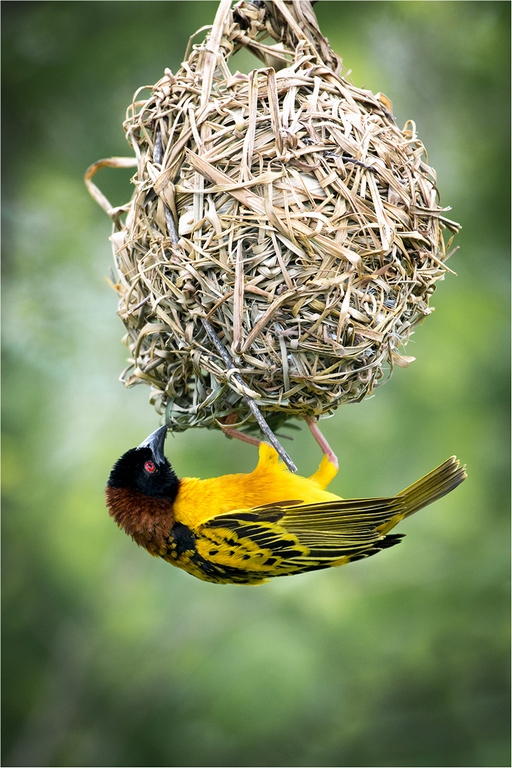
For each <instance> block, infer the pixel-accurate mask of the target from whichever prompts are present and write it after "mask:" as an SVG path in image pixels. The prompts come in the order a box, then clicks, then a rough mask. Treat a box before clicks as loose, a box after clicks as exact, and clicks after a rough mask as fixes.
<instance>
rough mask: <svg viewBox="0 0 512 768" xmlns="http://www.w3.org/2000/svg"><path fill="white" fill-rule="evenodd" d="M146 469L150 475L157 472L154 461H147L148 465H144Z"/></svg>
mask: <svg viewBox="0 0 512 768" xmlns="http://www.w3.org/2000/svg"><path fill="white" fill-rule="evenodd" d="M144 469H145V470H146V472H149V473H150V474H152V473H153V472H156V467H155V465H154V464H153V462H152V461H146V463H145V464H144Z"/></svg>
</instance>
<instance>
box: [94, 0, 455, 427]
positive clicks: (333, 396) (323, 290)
mask: <svg viewBox="0 0 512 768" xmlns="http://www.w3.org/2000/svg"><path fill="white" fill-rule="evenodd" d="M208 30H209V31H208V33H207V35H206V39H205V40H204V42H202V43H199V44H194V45H190V46H189V52H188V54H187V58H186V60H185V62H184V63H183V65H182V67H181V69H180V70H179V71H178V72H177V74H175V75H173V74H172V73H171V72H170V71H169V70H166V71H165V75H164V76H163V77H162V79H161V80H159V82H158V83H157V84H156V85H155V86H153V87H152V88H151V89H150V93H149V96H148V98H146V99H142V98H141V94H142V92H143V91H144V90H146V95H147V89H141V91H139V92H137V94H136V95H135V97H134V101H133V103H132V105H131V106H130V108H129V110H128V114H127V120H126V122H125V123H124V129H125V132H126V136H127V139H128V141H129V143H130V144H131V146H132V147H133V149H134V152H135V156H136V160H135V164H136V168H137V171H136V173H135V176H134V177H133V179H132V181H133V184H134V185H135V191H134V193H133V196H132V199H131V201H130V202H129V203H128V204H127V205H126V206H122V207H121V208H117V209H112V207H111V206H110V204H109V203H108V201H106V200H105V198H102V196H101V193H99V192H98V190H97V188H96V187H94V185H92V183H91V182H90V177H91V176H92V173H93V172H94V171H95V170H97V167H101V165H131V164H134V161H127V160H123V159H113V160H109V161H100V163H98V164H96V166H95V168H94V171H93V172H90V173H89V180H88V183H89V185H90V188H91V189H92V190H93V192H94V194H95V196H96V197H97V198H98V199H99V202H100V203H101V204H102V205H103V206H104V207H105V208H107V209H108V212H109V214H110V215H111V216H112V218H113V219H114V223H115V227H114V230H115V231H114V234H113V236H112V242H113V246H114V253H115V261H116V265H117V270H118V280H117V284H116V286H115V288H116V290H117V292H118V295H119V314H120V316H121V318H122V320H123V322H124V324H125V326H126V329H127V334H126V337H125V341H126V343H127V345H128V347H129V349H130V353H131V360H130V366H129V368H128V369H127V370H126V371H125V372H124V373H123V375H122V379H123V380H124V382H125V383H126V384H127V385H128V386H131V385H133V384H135V383H139V382H145V383H147V384H150V385H151V387H152V395H151V400H152V402H153V403H154V405H155V406H156V408H157V410H158V411H159V412H160V413H162V412H164V411H165V412H166V417H167V418H168V420H169V421H170V422H171V423H172V425H173V427H174V428H175V429H178V430H179V429H186V428H188V427H192V426H207V427H210V426H213V425H215V424H216V423H219V422H220V423H224V424H226V423H233V422H234V421H237V426H238V427H239V429H242V430H243V429H248V428H250V427H251V426H252V425H254V417H253V415H252V411H251V409H250V408H249V406H248V398H250V399H252V400H254V401H255V402H256V403H257V404H258V406H259V408H260V410H261V411H262V413H263V415H264V416H265V417H266V418H270V419H272V416H273V415H276V414H281V417H282V418H283V419H286V418H288V417H318V416H321V415H323V414H329V413H332V412H333V411H334V410H335V409H336V408H337V407H338V406H340V405H341V404H342V403H349V402H354V401H360V400H361V399H362V398H363V397H364V396H365V395H367V394H369V393H371V392H372V390H373V389H374V387H375V386H376V385H377V384H379V383H381V382H383V381H384V380H385V379H386V377H387V376H389V374H390V373H391V371H392V370H393V366H394V365H395V364H396V365H407V364H408V363H409V362H410V361H411V360H412V359H414V358H409V357H406V356H404V355H403V347H404V345H405V343H406V342H407V340H408V338H409V336H410V333H411V329H412V328H413V327H414V326H415V325H416V324H417V323H418V322H420V321H421V320H422V319H423V318H424V317H425V316H426V315H428V314H429V313H430V312H431V308H430V307H429V300H430V297H431V295H432V293H433V291H434V286H435V283H436V282H437V281H438V280H440V279H441V278H443V277H444V275H445V272H446V271H447V267H446V266H445V261H446V258H447V256H448V253H447V250H448V248H449V243H445V241H444V238H443V230H445V229H446V228H448V229H449V230H451V231H452V232H456V231H457V230H458V225H457V224H456V223H454V222H452V221H450V220H449V219H447V218H445V216H444V212H445V210H447V209H443V208H441V207H440V206H439V204H438V195H437V189H436V174H435V171H434V170H433V169H432V168H430V167H429V165H428V163H427V156H426V152H425V148H424V146H423V144H422V143H421V141H420V140H419V139H418V138H417V136H416V130H415V126H414V123H412V122H409V123H407V124H406V126H405V128H404V130H400V129H399V128H398V127H397V125H396V122H395V120H394V118H393V116H392V114H391V112H392V106H391V103H390V101H389V100H388V99H387V98H386V97H385V96H383V95H382V94H377V95H374V94H373V93H371V92H370V91H368V90H362V89H359V88H356V87H355V86H354V85H352V84H351V82H349V80H348V79H347V78H346V77H343V76H342V74H341V60H340V59H339V58H338V57H337V56H336V54H335V53H334V52H333V51H332V50H331V49H330V48H329V45H328V43H327V40H326V39H325V38H324V37H322V35H321V33H320V31H319V29H318V26H317V22H316V18H315V16H314V13H313V11H312V6H311V3H310V2H307V1H305V0H303V1H302V2H300V3H291V2H285V0H273V2H270V0H267V1H266V2H254V3H251V2H241V3H238V4H237V5H236V6H235V7H234V8H231V3H230V2H229V0H222V1H221V3H220V5H219V9H218V12H217V16H216V19H215V22H214V24H213V26H212V27H211V28H208ZM242 47H245V48H247V49H248V50H250V51H251V52H252V53H253V54H255V55H256V56H257V57H258V58H259V59H260V60H261V61H262V62H263V65H264V66H262V68H260V69H256V70H253V71H252V72H251V73H250V74H249V75H244V74H240V73H239V72H237V71H235V72H232V71H231V69H230V67H229V58H230V56H231V55H232V54H233V53H235V52H236V51H238V50H239V49H240V48H242ZM205 320H206V322H205ZM208 329H210V331H211V333H210V334H209V335H208ZM219 344H220V346H219ZM222 349H224V351H225V353H226V354H222Z"/></svg>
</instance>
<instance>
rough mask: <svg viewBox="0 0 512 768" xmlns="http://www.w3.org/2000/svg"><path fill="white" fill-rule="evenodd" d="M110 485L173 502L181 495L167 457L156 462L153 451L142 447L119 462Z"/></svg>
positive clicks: (127, 453) (129, 452) (128, 452)
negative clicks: (178, 494)
mask: <svg viewBox="0 0 512 768" xmlns="http://www.w3.org/2000/svg"><path fill="white" fill-rule="evenodd" d="M108 485H109V486H110V487H111V488H128V489H130V490H132V491H138V492H139V493H143V494H145V495H146V496H158V497H161V498H168V499H171V501H172V500H174V499H175V498H176V495H177V493H178V487H179V480H178V478H177V477H176V475H175V474H174V472H173V470H172V468H171V465H170V464H169V462H168V461H167V459H166V458H165V457H163V459H161V460H160V461H157V459H156V457H155V455H154V453H153V451H152V450H151V448H148V447H145V446H141V447H139V448H132V449H131V450H130V451H127V452H126V453H125V454H123V455H122V456H121V458H120V459H118V460H117V461H116V463H115V464H114V466H113V468H112V472H111V473H110V477H109V479H108Z"/></svg>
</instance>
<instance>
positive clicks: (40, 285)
mask: <svg viewBox="0 0 512 768" xmlns="http://www.w3.org/2000/svg"><path fill="white" fill-rule="evenodd" d="M215 8H216V3H215V2H170V3H169V2H4V3H3V4H2V12H3V27H2V35H3V136H2V140H3V158H4V159H3V162H4V173H3V180H4V186H3V205H4V210H3V217H4V218H3V223H4V227H3V234H4V248H3V250H4V300H3V355H4V366H3V379H4V393H3V394H4V397H3V432H4V436H3V486H4V506H3V543H4V550H3V552H4V554H3V630H4V640H3V665H4V666H3V675H4V677H3V680H4V685H3V716H4V727H3V765H6V766H180V765H182V766H307V765H310V766H508V765H510V756H509V747H508V745H509V733H508V732H509V711H508V710H509V695H508V688H509V686H508V680H509V673H508V666H509V650H508V637H509V633H508V628H509V600H508V587H509V577H508V563H509V556H508V555H509V528H508V516H509V514H508V513H509V502H508V490H509V484H508V476H509V436H508V432H509V416H508V406H509V396H508V384H509V381H508V370H509V367H508V352H509V342H508V333H509V315H508V307H509V260H508V250H509V211H510V200H509V147H510V137H509V119H510V118H509V93H510V83H509V72H510V63H509V62H510V56H509V41H510V4H509V3H508V2H347V3H343V2H320V3H318V4H317V5H316V7H315V9H316V12H317V15H318V18H319V20H320V25H321V27H322V29H323V31H324V33H325V34H327V36H328V37H329V40H330V42H331V44H332V46H333V47H334V48H335V49H336V50H337V51H338V53H340V55H342V57H343V59H344V63H345V66H346V67H347V69H349V70H352V79H353V81H354V83H355V84H356V85H358V86H366V87H368V88H370V89H371V90H373V91H374V92H377V91H382V92H384V93H385V94H387V95H388V96H389V97H390V98H391V99H392V101H393V105H394V112H395V115H396V117H397V120H398V122H399V124H401V125H402V124H403V123H405V121H406V120H407V119H408V118H413V119H414V120H415V121H416V123H417V126H418V130H419V134H420V137H421V138H422V139H423V141H424V142H425V144H426V146H427V148H428V151H429V159H430V161H431V164H432V165H433V166H434V167H435V168H436V169H437V171H438V178H439V187H440V190H441V202H442V203H443V204H444V205H451V206H452V209H453V210H452V214H451V216H452V217H453V218H454V219H456V220H458V221H460V222H461V223H462V225H463V229H462V232H461V234H460V236H459V237H458V239H457V241H458V244H459V246H460V251H459V252H458V253H457V254H456V255H455V256H454V257H453V258H452V260H451V261H450V267H451V268H452V269H454V270H455V271H456V272H457V273H458V277H455V276H453V275H448V277H447V279H446V281H445V282H444V283H443V284H440V285H439V289H438V292H437V293H436V295H435V297H434V302H433V303H434V305H435V306H436V312H435V314H433V315H432V316H431V317H430V318H428V319H427V321H426V322H425V324H424V325H423V326H422V327H421V328H419V329H418V330H417V332H416V333H415V335H414V337H413V339H412V340H411V342H410V344H409V346H408V348H407V354H413V355H415V356H416V358H417V360H416V362H415V363H414V364H413V365H412V366H410V368H408V369H407V370H396V372H395V373H394V375H393V377H392V379H391V380H390V381H389V382H388V383H387V384H386V386H384V387H382V388H381V389H378V390H377V391H376V395H375V397H374V398H371V399H368V400H366V401H365V402H363V403H361V404H359V405H352V406H350V407H349V406H345V407H343V408H341V409H340V410H339V411H338V412H337V414H336V415H335V416H334V417H333V418H332V419H330V420H328V421H326V422H324V423H323V426H324V431H325V434H326V435H327V437H328V438H329V440H330V441H331V442H332V444H333V446H334V448H335V450H336V451H337V453H338V455H339V456H340V459H341V471H340V474H339V476H338V478H337V479H336V481H335V482H334V484H333V486H332V489H333V490H334V491H335V492H338V493H340V494H341V495H346V496H366V495H381V494H386V493H395V492H397V491H399V490H401V489H402V488H403V487H404V486H406V485H407V484H409V483H410V482H412V481H414V480H416V479H417V478H419V477H420V476H421V475H423V474H424V473H425V472H427V471H428V470H430V469H432V468H433V467H434V466H436V465H437V464H438V463H440V462H441V461H443V460H444V459H445V458H447V457H448V456H450V455H451V454H453V453H456V454H457V455H458V456H459V457H460V458H461V460H463V461H464V462H467V465H468V472H469V479H468V480H467V482H466V483H464V485H463V486H461V487H460V488H459V489H457V490H456V491H455V492H454V493H453V494H451V495H450V496H449V497H447V498H445V499H443V500H442V501H440V502H438V503H437V504H436V505H435V506H433V507H431V508H429V509H428V510H425V511H423V512H421V513H420V514H419V515H416V516H415V517H414V518H412V519H411V520H408V521H407V522H406V523H404V524H403V526H402V531H404V532H405V533H406V534H407V536H406V539H405V541H404V542H403V543H402V544H401V546H400V547H398V548H396V549H392V550H387V551H385V552H383V553H382V554H381V555H379V556H378V557H375V558H370V559H369V560H368V561H366V562H365V561H363V562H358V563H355V564H353V565H351V566H350V567H349V568H341V569H338V570H332V571H329V572H321V573H314V574H311V575H304V576H299V577H293V578H290V579H280V580H276V581H275V582H273V583H270V584H267V585H265V586H262V587H256V588H250V587H232V586H215V585H210V584H206V583H202V582H200V581H197V580H195V579H193V578H192V577H190V576H188V575H187V574H185V573H183V572H181V571H179V570H177V569H174V568H172V567H171V566H169V565H167V564H166V563H164V562H163V561H157V560H154V559H152V558H150V557H148V555H147V554H146V553H145V552H144V551H142V550H139V549H137V547H135V545H134V544H133V542H131V541H130V540H129V539H128V537H126V536H125V535H124V534H122V533H121V532H120V531H119V530H117V528H116V527H115V525H114V524H113V523H112V521H111V520H110V519H109V517H108V515H107V513H106V510H105V506H104V498H103V490H104V485H105V481H106V478H107V476H108V473H109V470H110V467H111V465H112V463H113V462H114V460H115V459H116V458H117V457H118V456H119V455H120V454H121V453H123V452H124V451H125V450H126V449H127V448H129V447H132V446H134V445H137V444H138V443H139V442H140V441H141V440H142V439H143V438H144V437H145V436H146V435H147V434H148V433H149V432H150V431H152V430H153V429H155V428H156V427H157V426H158V423H159V422H158V419H157V416H156V413H155V412H154V410H153V409H152V407H151V406H150V405H149V403H148V400H147V398H148V394H149V390H148V389H146V388H145V387H143V386H142V387H138V388H135V389H133V390H126V389H124V388H123V386H122V385H121V384H120V383H119V382H118V376H119V374H120V372H121V370H122V368H123V367H124V360H125V357H126V350H125V349H124V347H123V346H122V344H121V336H122V334H123V327H122V324H121V321H120V320H119V318H118V317H117V316H116V314H115V312H116V296H115V294H114V293H113V291H111V289H110V288H109V287H108V285H107V283H106V282H105V279H104V278H105V276H107V275H108V273H109V270H110V266H111V263H112V256H111V251H110V244H109V242H108V236H109V234H110V222H109V220H108V218H107V216H106V215H105V214H104V213H103V211H101V210H100V209H99V208H98V207H97V206H96V204H95V203H94V202H93V201H92V199H90V198H89V196H88V195H87V193H86V191H85V188H84V185H83V180H82V177H83V173H84V171H85V169H86V168H87V166H88V165H89V164H91V163H92V162H94V161H95V160H97V159H99V158H101V157H108V156H110V155H128V154H129V148H128V145H127V144H126V143H125V140H124V135H123V132H122V129H121V123H122V120H123V118H124V112H125V109H126V107H127V105H128V104H129V102H130V101H131V97H132V94H133V92H134V91H135V90H136V88H138V87H139V86H141V85H148V84H149V85H151V84H152V83H154V82H156V81H157V80H158V79H159V78H160V76H161V75H162V73H163V70H164V68H165V67H170V68H171V69H172V70H173V71H176V69H177V68H178V67H179V64H180V62H181V58H182V57H183V55H184V51H185V47H186V44H187V41H188V37H189V36H190V35H191V34H192V33H193V32H194V31H195V30H196V28H198V27H200V26H202V25H204V24H209V23H211V22H212V20H213V16H214V13H215ZM236 66H238V67H240V68H243V67H244V66H245V67H247V66H252V65H251V64H249V63H248V61H247V60H246V59H244V57H241V59H239V61H238V64H237V65H236ZM129 176H130V171H126V172H124V171H102V172H101V173H100V175H99V176H98V177H97V178H98V183H99V184H100V186H101V187H102V189H103V190H104V191H106V193H107V196H109V197H110V198H111V199H112V200H113V202H114V203H116V204H120V203H123V202H125V201H126V200H127V199H128V197H129V196H130V194H131V191H130V188H129V183H128V180H129ZM167 442H168V445H167V453H168V455H169V457H170V458H171V461H172V462H173V465H174V467H175V469H176V470H177V472H178V473H179V474H181V475H184V474H188V475H196V476H203V477H206V476H213V475H217V474H224V473H226V472H230V471H249V470H250V469H251V468H252V467H253V466H254V462H255V450H254V449H253V448H252V447H251V446H248V445H242V444H237V443H236V444H235V443H234V442H233V441H228V440H227V439H226V438H224V437H223V436H222V435H221V434H217V433H216V432H204V431H201V432H199V431H193V430H192V431H189V432H188V433H185V434H180V435H177V436H175V438H174V439H168V441H167ZM287 447H289V449H290V451H291V453H292V455H293V456H294V457H295V459H296V460H298V463H299V470H300V472H301V474H307V473H311V472H312V471H314V469H315V468H316V465H317V462H318V460H319V451H318V449H317V447H316V445H315V444H313V442H312V440H311V437H310V436H309V435H308V434H306V433H305V432H304V431H302V432H301V433H298V435H297V437H296V438H295V442H294V443H293V444H287Z"/></svg>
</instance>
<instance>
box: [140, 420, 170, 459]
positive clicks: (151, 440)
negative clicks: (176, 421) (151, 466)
mask: <svg viewBox="0 0 512 768" xmlns="http://www.w3.org/2000/svg"><path fill="white" fill-rule="evenodd" d="M168 426H169V425H168V424H164V426H163V427H159V428H158V429H155V431H154V432H152V433H151V434H150V435H149V436H148V437H146V439H145V440H144V441H143V442H142V443H141V444H140V445H139V446H138V448H150V449H151V451H152V453H153V456H154V458H155V461H156V463H157V464H163V463H164V461H165V456H164V443H165V436H166V434H167V427H168Z"/></svg>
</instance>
